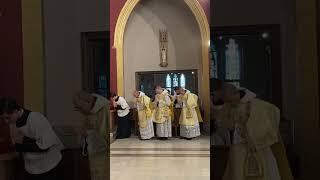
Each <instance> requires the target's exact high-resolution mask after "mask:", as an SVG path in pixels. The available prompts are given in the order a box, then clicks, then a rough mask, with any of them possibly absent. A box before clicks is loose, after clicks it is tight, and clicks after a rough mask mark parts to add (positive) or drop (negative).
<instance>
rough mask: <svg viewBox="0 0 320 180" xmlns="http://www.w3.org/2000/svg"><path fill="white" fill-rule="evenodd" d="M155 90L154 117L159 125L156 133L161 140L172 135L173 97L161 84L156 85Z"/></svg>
mask: <svg viewBox="0 0 320 180" xmlns="http://www.w3.org/2000/svg"><path fill="white" fill-rule="evenodd" d="M155 92H156V96H155V100H154V104H155V105H154V107H155V110H154V111H153V119H154V122H155V123H156V126H157V127H156V134H157V136H158V137H159V139H160V140H166V139H168V138H169V137H172V126H171V110H170V106H171V99H170V96H169V93H168V91H167V90H166V89H163V88H162V87H161V86H156V87H155Z"/></svg>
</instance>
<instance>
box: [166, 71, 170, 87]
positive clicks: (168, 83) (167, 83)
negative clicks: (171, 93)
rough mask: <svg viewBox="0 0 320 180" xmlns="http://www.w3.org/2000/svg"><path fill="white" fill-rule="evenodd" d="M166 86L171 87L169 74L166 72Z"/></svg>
mask: <svg viewBox="0 0 320 180" xmlns="http://www.w3.org/2000/svg"><path fill="white" fill-rule="evenodd" d="M166 87H171V77H170V74H167V78H166Z"/></svg>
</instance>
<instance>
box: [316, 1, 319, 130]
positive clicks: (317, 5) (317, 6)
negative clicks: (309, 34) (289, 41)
mask: <svg viewBox="0 0 320 180" xmlns="http://www.w3.org/2000/svg"><path fill="white" fill-rule="evenodd" d="M316 3H317V4H316V8H317V22H316V23H317V39H318V43H317V44H318V86H319V102H320V1H319V0H317V1H316ZM319 112H320V106H319ZM319 118H320V116H319ZM318 124H319V128H320V119H319V123H318Z"/></svg>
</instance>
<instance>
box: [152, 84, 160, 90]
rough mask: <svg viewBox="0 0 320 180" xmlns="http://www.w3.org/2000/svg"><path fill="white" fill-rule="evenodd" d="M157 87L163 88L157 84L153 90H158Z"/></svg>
mask: <svg viewBox="0 0 320 180" xmlns="http://www.w3.org/2000/svg"><path fill="white" fill-rule="evenodd" d="M157 88H162V87H161V86H160V85H155V86H154V88H153V90H156V89H157Z"/></svg>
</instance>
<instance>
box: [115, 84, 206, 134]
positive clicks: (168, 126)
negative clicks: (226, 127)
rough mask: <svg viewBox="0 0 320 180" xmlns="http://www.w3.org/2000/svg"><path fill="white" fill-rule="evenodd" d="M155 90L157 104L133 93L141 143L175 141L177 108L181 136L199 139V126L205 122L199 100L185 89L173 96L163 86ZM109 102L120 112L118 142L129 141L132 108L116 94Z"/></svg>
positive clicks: (143, 94) (177, 88)
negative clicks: (173, 124) (157, 140)
mask: <svg viewBox="0 0 320 180" xmlns="http://www.w3.org/2000/svg"><path fill="white" fill-rule="evenodd" d="M154 90H155V97H154V100H152V99H151V98H150V97H148V96H147V95H146V94H145V93H143V92H141V91H137V90H135V91H133V97H134V99H135V107H136V109H137V112H138V125H139V131H140V139H141V140H149V139H152V138H153V137H155V136H156V137H158V138H159V139H160V140H166V139H168V138H170V137H172V122H173V121H174V110H173V109H174V107H179V108H181V114H180V117H179V125H180V136H181V137H182V138H184V139H188V140H191V139H193V138H195V137H198V136H200V126H199V122H201V121H202V118H201V114H200V111H199V106H198V96H197V95H195V94H193V93H191V92H190V91H189V90H186V89H184V88H182V87H176V88H175V89H174V90H175V95H174V96H172V95H171V94H170V92H169V91H168V90H167V89H164V88H162V87H161V86H156V87H155V89H154ZM110 100H111V101H112V105H113V107H114V108H115V109H116V110H117V116H118V128H117V139H122V138H128V137H130V134H131V128H130V121H129V120H130V107H129V105H128V103H127V102H126V100H125V99H124V98H123V97H121V96H117V95H116V94H112V95H111V97H110ZM154 124H155V127H154ZM154 129H155V130H154Z"/></svg>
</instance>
